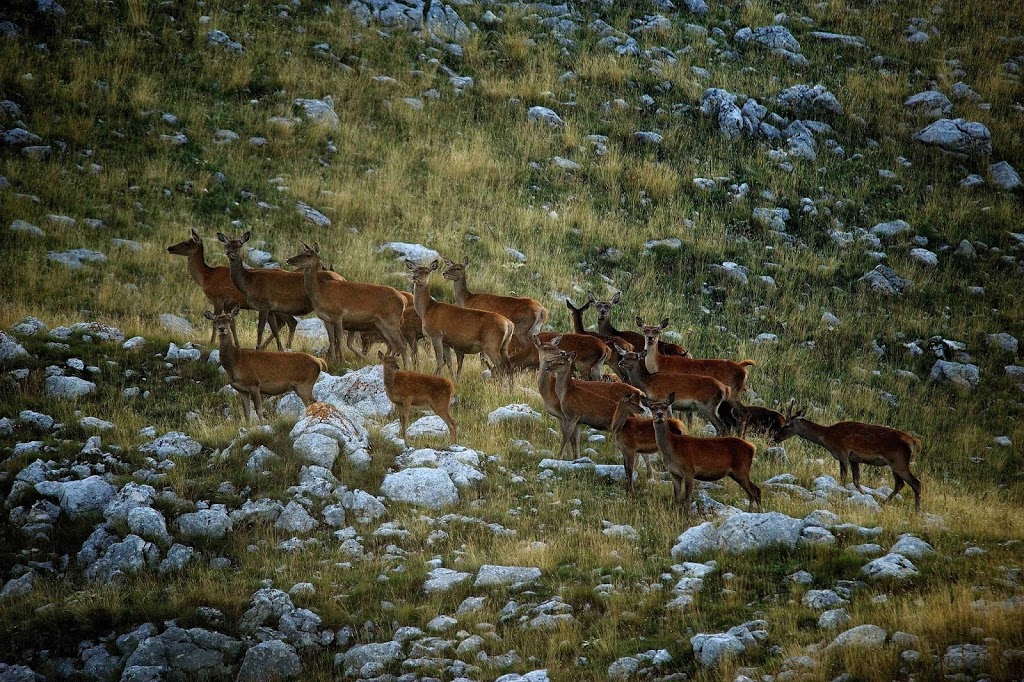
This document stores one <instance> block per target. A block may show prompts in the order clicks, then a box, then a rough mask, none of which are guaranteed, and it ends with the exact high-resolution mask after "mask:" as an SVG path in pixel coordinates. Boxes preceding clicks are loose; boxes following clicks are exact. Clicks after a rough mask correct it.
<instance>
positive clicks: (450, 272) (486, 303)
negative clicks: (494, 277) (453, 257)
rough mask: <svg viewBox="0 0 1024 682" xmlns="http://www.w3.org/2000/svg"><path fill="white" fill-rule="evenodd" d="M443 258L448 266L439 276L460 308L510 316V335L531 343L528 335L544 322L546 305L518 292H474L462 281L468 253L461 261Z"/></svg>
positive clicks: (521, 342) (523, 344) (522, 343)
mask: <svg viewBox="0 0 1024 682" xmlns="http://www.w3.org/2000/svg"><path fill="white" fill-rule="evenodd" d="M444 262H445V264H446V265H447V266H448V267H446V268H445V269H444V271H443V272H442V273H441V276H442V277H444V278H445V279H446V280H448V281H450V282H451V283H452V285H453V286H454V287H455V303H456V305H460V306H462V307H463V308H476V309H477V310H489V311H490V312H492V313H498V314H499V315H501V316H503V317H506V318H508V319H509V320H512V324H514V325H515V333H514V336H515V338H516V341H518V342H519V346H521V347H522V348H532V347H533V343H532V342H531V341H530V337H531V336H533V335H534V334H539V333H540V330H541V328H542V327H543V326H544V323H545V322H547V320H548V311H547V308H545V307H544V306H542V305H541V304H540V302H539V301H536V300H534V299H532V298H527V297H522V296H501V295H498V294H474V293H473V292H471V291H470V290H469V285H468V284H467V282H466V268H467V266H469V257H468V256H467V257H465V258H463V259H462V262H461V263H454V262H452V261H450V260H448V259H447V258H445V259H444Z"/></svg>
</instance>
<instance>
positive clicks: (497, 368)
mask: <svg viewBox="0 0 1024 682" xmlns="http://www.w3.org/2000/svg"><path fill="white" fill-rule="evenodd" d="M440 265H441V264H440V262H439V261H436V260H435V261H434V262H433V263H431V264H430V265H429V266H426V265H417V264H416V263H414V262H412V261H411V260H408V259H406V261H405V266H406V267H407V268H408V269H409V271H410V273H411V276H412V284H413V295H414V296H415V300H416V312H417V313H419V316H420V319H421V320H422V321H423V334H424V336H426V337H427V338H428V339H430V344H431V345H432V346H433V347H434V359H435V360H436V361H437V369H436V370H435V371H434V374H440V373H441V367H442V366H445V367H447V368H448V371H449V372H450V373H453V374H454V375H455V378H456V379H457V378H458V377H460V376H461V375H462V362H463V360H464V359H465V357H466V354H467V353H468V354H475V353H480V354H481V355H482V356H483V361H484V364H485V365H486V364H489V365H490V367H491V369H492V371H493V372H495V373H498V372H502V373H505V374H508V375H509V377H511V375H512V365H511V363H510V361H509V356H508V346H509V342H510V341H511V340H512V333H513V331H514V330H515V327H514V325H513V324H512V321H511V320H509V319H508V318H507V317H504V316H503V315H499V314H498V313H492V312H490V311H487V310H476V309H474V308H462V307H460V306H457V305H452V304H451V303H442V302H440V301H435V300H434V299H433V298H432V297H431V295H430V273H432V272H434V271H435V270H437V269H438V268H439V267H440ZM451 350H454V351H455V357H456V359H457V361H458V369H457V370H456V371H454V372H452V360H451V353H450V351H451Z"/></svg>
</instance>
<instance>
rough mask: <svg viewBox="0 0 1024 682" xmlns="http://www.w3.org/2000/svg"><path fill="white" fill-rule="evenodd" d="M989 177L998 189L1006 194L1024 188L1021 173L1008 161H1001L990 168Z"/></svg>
mask: <svg viewBox="0 0 1024 682" xmlns="http://www.w3.org/2000/svg"><path fill="white" fill-rule="evenodd" d="M988 177H989V180H990V181H991V182H992V184H993V185H995V186H996V188H997V189H1001V190H1004V191H1006V192H1012V191H1013V190H1018V189H1021V188H1024V183H1022V182H1021V179H1020V173H1018V172H1017V169H1016V168H1014V167H1013V166H1011V165H1010V164H1009V163H1007V162H1006V161H1000V162H999V163H994V164H992V165H991V166H989V167H988Z"/></svg>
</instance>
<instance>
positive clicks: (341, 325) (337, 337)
mask: <svg viewBox="0 0 1024 682" xmlns="http://www.w3.org/2000/svg"><path fill="white" fill-rule="evenodd" d="M344 333H345V318H344V316H341V317H339V318H338V321H337V322H335V323H334V346H335V348H337V349H338V355H339V356H341V361H342V362H345V360H346V359H347V358H346V356H345V348H344V347H343V346H342V345H341V337H342V335H343V334H344Z"/></svg>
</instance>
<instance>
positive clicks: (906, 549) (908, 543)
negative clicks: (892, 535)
mask: <svg viewBox="0 0 1024 682" xmlns="http://www.w3.org/2000/svg"><path fill="white" fill-rule="evenodd" d="M889 553H890V554H902V555H903V556H905V557H909V558H911V559H920V558H922V557H926V556H933V555H934V554H935V548H934V547H932V546H931V545H929V544H928V543H927V542H925V541H924V540H922V539H921V538H919V537H916V536H914V535H909V534H903V535H901V536H899V538H898V539H897V541H896V544H894V545H893V546H892V547H891V548H889Z"/></svg>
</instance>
